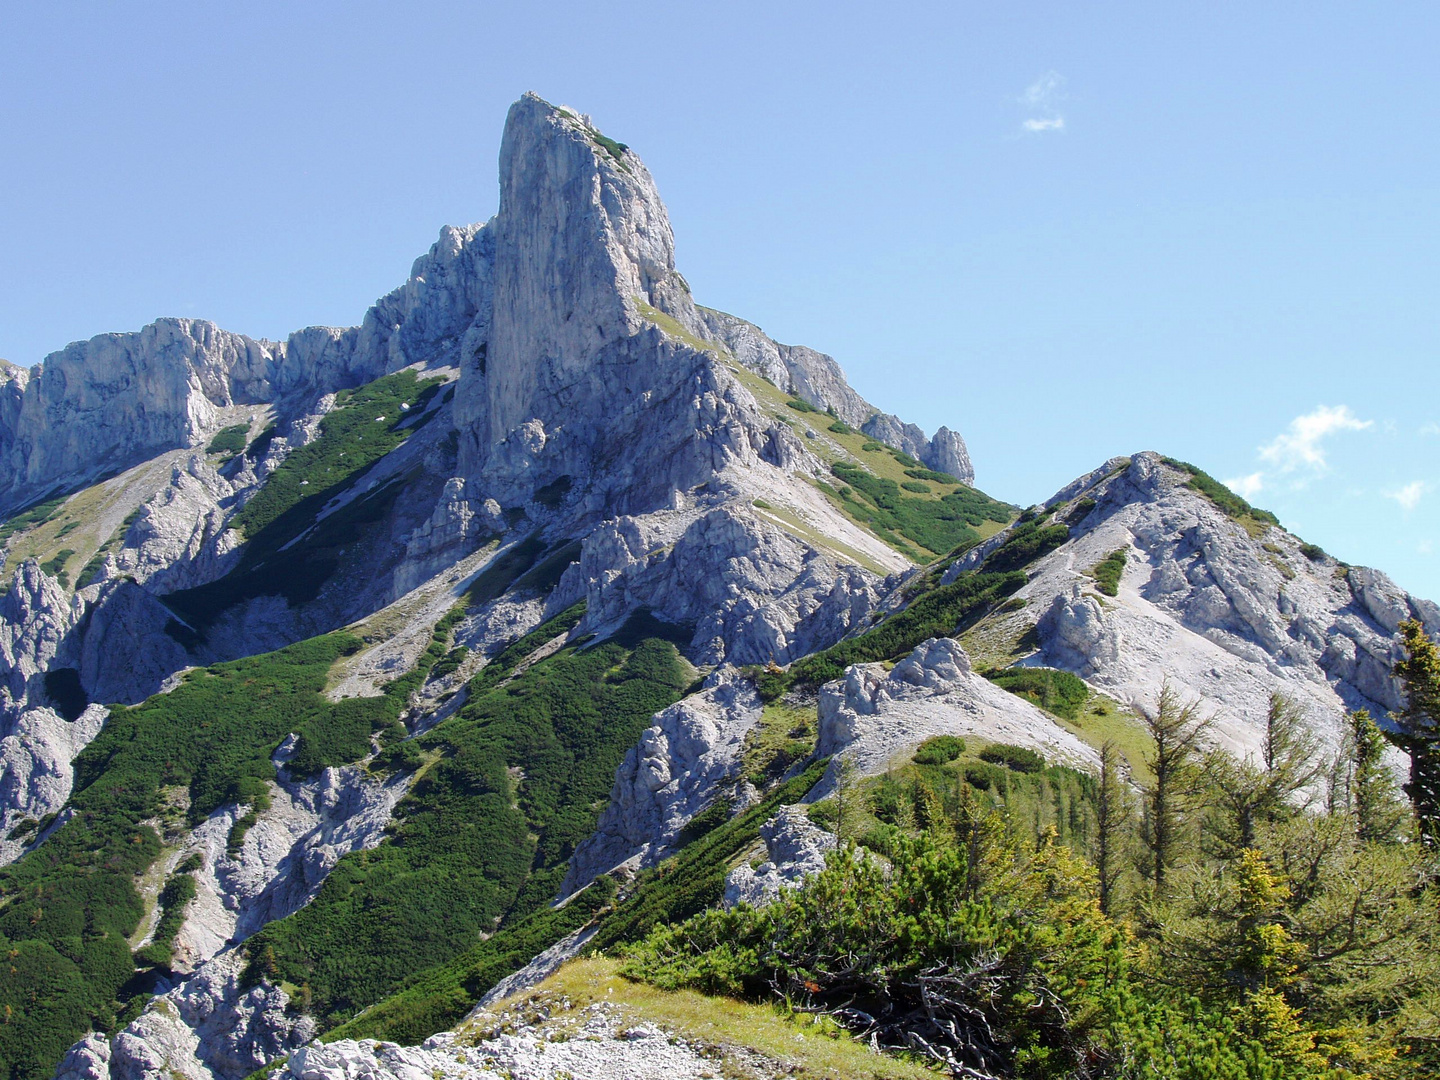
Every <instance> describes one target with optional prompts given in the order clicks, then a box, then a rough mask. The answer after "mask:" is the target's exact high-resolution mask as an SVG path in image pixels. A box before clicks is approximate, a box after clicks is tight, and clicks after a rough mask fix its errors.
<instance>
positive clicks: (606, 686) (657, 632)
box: [247, 613, 690, 1028]
mask: <svg viewBox="0 0 1440 1080" xmlns="http://www.w3.org/2000/svg"><path fill="white" fill-rule="evenodd" d="M571 617H573V616H571ZM552 628H553V627H552ZM671 632H672V628H668V627H666V626H665V625H664V624H661V623H659V622H658V621H657V620H655V619H654V618H653V617H650V616H648V615H646V614H644V613H641V614H639V615H637V616H635V617H633V618H632V619H631V620H630V622H629V623H627V625H626V627H625V629H624V630H623V631H622V632H621V633H619V634H617V635H616V636H615V637H613V638H610V639H608V640H606V641H602V642H598V643H595V644H593V645H591V646H589V647H588V648H584V649H579V648H576V647H574V646H571V647H568V648H565V649H562V650H560V651H559V652H558V653H556V654H554V655H552V656H550V657H547V658H546V659H544V660H541V661H540V662H538V663H536V664H534V665H533V666H532V667H530V668H528V669H526V670H525V671H524V672H522V673H520V674H519V675H517V676H516V677H515V678H514V680H513V681H511V682H509V683H507V684H505V685H503V686H499V685H494V684H493V682H492V683H488V684H487V682H485V681H480V680H478V679H477V681H476V682H475V683H474V684H473V685H472V689H471V697H470V699H469V700H468V701H467V703H466V704H465V705H464V706H463V707H462V708H461V709H460V710H459V712H458V713H456V714H455V715H454V716H452V717H450V718H448V719H446V720H445V721H444V722H442V723H441V724H439V725H438V726H437V727H435V728H434V729H432V730H431V731H429V732H427V733H426V734H424V735H423V736H420V737H419V738H418V739H416V740H413V741H414V743H415V744H416V745H417V746H418V748H419V749H420V750H421V751H424V752H427V753H431V754H434V755H435V756H436V758H437V760H435V761H434V763H433V764H431V765H430V766H429V767H428V768H427V769H426V770H425V771H424V773H423V775H422V776H421V778H420V779H418V780H417V781H416V782H415V784H414V786H413V787H412V788H411V790H410V792H409V794H408V795H407V796H406V798H405V799H404V800H402V801H401V803H400V804H399V805H398V806H397V807H396V810H395V815H394V820H393V821H392V823H391V826H390V836H389V838H388V839H387V840H386V841H385V842H384V843H382V844H381V845H379V846H378V847H376V848H373V849H371V850H368V851H363V852H356V853H354V854H351V855H347V856H346V857H345V858H343V859H341V860H340V862H339V863H338V864H337V866H336V867H335V869H334V870H333V871H332V872H331V874H330V876H329V877H328V878H327V879H326V881H325V884H324V885H323V886H322V887H321V889H320V892H319V894H318V895H317V896H316V897H315V899H314V900H313V901H311V903H310V904H308V905H307V906H306V907H304V908H302V909H301V910H300V911H298V912H296V913H295V914H294V915H291V916H290V917H289V918H287V919H284V920H281V921H279V922H275V923H271V924H270V925H269V926H267V927H266V928H265V929H264V930H262V931H261V932H260V933H259V934H257V935H256V936H255V937H253V938H252V939H251V940H250V942H249V943H248V945H247V948H248V951H249V956H250V966H249V968H248V975H247V977H248V978H250V979H252V980H253V979H259V978H263V977H266V975H267V972H268V970H269V969H270V968H271V967H273V970H274V973H275V974H274V977H275V978H279V979H283V980H285V981H288V982H291V983H293V984H295V985H297V986H299V985H302V984H303V985H307V986H309V987H310V992H311V1001H312V1008H313V1011H314V1013H315V1015H316V1016H317V1018H318V1019H319V1020H320V1021H321V1023H322V1026H323V1027H325V1028H329V1027H332V1026H335V1025H337V1024H339V1023H342V1022H344V1021H346V1020H349V1019H350V1018H351V1017H353V1016H354V1015H355V1014H356V1013H357V1012H358V1011H360V1010H361V1009H364V1008H366V1007H368V1006H370V1005H373V1004H376V1003H377V1002H379V1001H381V1000H383V999H384V998H386V997H388V996H390V995H391V994H393V993H395V992H396V991H397V990H399V989H400V988H402V987H403V986H404V985H405V983H406V980H407V979H409V978H411V977H412V976H414V975H416V974H417V973H419V972H421V971H424V970H425V969H427V968H431V967H434V966H436V965H439V964H445V963H448V962H450V961H451V960H452V959H454V958H455V957H456V956H458V955H460V954H461V953H463V952H465V951H466V950H467V949H469V948H470V947H471V946H473V945H474V944H475V942H476V940H477V939H478V938H480V937H481V936H482V935H486V934H489V933H491V932H493V931H494V930H495V929H496V927H497V925H512V924H516V923H518V922H519V921H520V920H521V919H523V918H524V917H525V916H527V915H529V914H530V913H531V912H534V911H538V910H540V909H542V908H543V907H544V906H545V905H546V903H547V902H548V901H549V900H550V899H551V898H552V897H553V896H554V894H555V891H556V889H557V888H558V887H559V885H560V882H561V880H562V879H563V877H564V874H565V869H566V865H567V861H568V860H569V858H570V855H571V853H572V852H573V851H574V850H575V847H576V845H578V844H579V843H580V842H581V841H582V840H583V839H584V838H585V837H586V836H588V835H589V834H590V832H591V831H593V829H594V827H595V821H596V818H597V817H598V814H599V808H600V807H602V806H603V805H604V803H605V800H606V797H607V796H608V794H609V791H610V786H611V784H612V782H613V780H614V775H615V769H616V767H617V766H618V765H619V764H620V761H621V759H623V757H624V755H625V752H626V751H627V750H628V749H629V748H630V746H632V745H633V744H634V742H635V740H636V739H638V738H639V735H640V733H641V731H643V730H644V728H645V727H646V725H648V724H649V722H650V717H651V716H652V715H653V714H654V713H655V712H656V711H658V710H659V709H662V708H664V707H665V706H666V705H669V704H670V703H671V702H672V701H674V700H676V698H678V697H679V695H680V692H681V690H683V688H684V687H685V686H686V685H687V684H688V683H689V681H690V678H689V674H688V672H687V670H686V667H685V665H684V663H683V661H682V660H681V659H680V657H679V654H678V653H677V651H676V649H675V647H674V645H673V644H672V643H671V642H670V641H668V640H665V637H666V635H668V634H670V633H671ZM537 644H539V642H537ZM502 656H503V654H502ZM498 661H499V658H497V662H498ZM484 674H485V672H484V671H482V672H481V675H484Z"/></svg>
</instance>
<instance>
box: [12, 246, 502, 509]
mask: <svg viewBox="0 0 1440 1080" xmlns="http://www.w3.org/2000/svg"><path fill="white" fill-rule="evenodd" d="M492 250H493V245H492V243H491V238H490V236H489V234H488V233H487V231H486V229H485V227H484V226H482V225H471V226H466V227H465V228H461V229H456V228H450V227H447V228H446V229H444V230H443V231H442V232H441V235H440V239H439V240H438V241H437V242H436V243H435V245H434V246H433V247H432V248H431V249H430V251H429V253H428V254H426V255H423V256H421V257H420V258H419V259H417V260H416V262H415V266H414V269H413V270H412V272H411V277H410V280H408V281H407V282H406V283H405V284H404V285H402V286H401V287H400V288H398V289H396V290H395V291H394V292H392V293H391V294H390V295H388V296H386V297H384V298H382V299H381V300H380V301H379V302H378V303H377V304H376V305H375V306H374V307H373V308H371V309H370V311H369V312H368V313H367V315H366V317H365V320H364V323H363V324H362V325H361V326H360V327H358V328H351V329H348V330H339V329H335V328H333V327H323V326H316V327H309V328H307V329H304V330H299V331H297V332H296V333H294V334H291V335H290V337H289V338H288V339H287V340H285V341H284V342H272V341H257V340H255V339H253V338H249V337H246V336H245V335H243V334H235V333H231V332H230V331H227V330H222V329H220V328H219V327H218V326H216V325H215V324H214V323H210V322H204V321H202V320H198V319H159V320H157V321H156V322H154V323H151V324H150V325H149V326H147V327H145V328H144V329H143V330H140V331H137V332H134V333H124V334H101V335H99V336H97V337H94V338H91V339H90V340H89V341H86V342H76V343H74V344H72V345H69V346H67V347H66V348H64V349H62V350H61V351H59V352H56V353H52V354H51V355H50V356H48V357H46V358H45V360H44V362H43V363H41V364H37V365H36V366H35V367H34V368H32V369H30V370H29V371H24V370H23V369H20V368H16V367H13V366H10V365H4V366H0V507H5V508H10V509H14V508H16V507H18V506H20V505H22V504H24V503H26V502H28V501H31V500H33V499H34V498H35V497H37V496H39V495H41V494H44V493H45V492H47V491H51V490H54V489H57V488H58V489H69V488H73V487H75V486H77V485H79V484H81V483H83V482H87V481H90V480H93V479H94V478H95V477H97V476H100V475H103V474H108V473H113V472H116V471H119V470H121V469H124V468H127V467H129V466H131V465H134V464H135V463H137V462H139V461H143V460H145V459H147V458H149V457H153V456H154V455H156V454H159V453H162V452H164V451H167V450H173V449H177V448H180V447H187V446H196V445H198V444H200V443H202V442H204V441H205V440H206V439H207V438H208V437H209V436H210V434H211V433H212V432H213V431H215V430H216V429H217V428H219V427H221V426H223V424H222V419H221V417H222V412H223V410H225V409H227V408H231V407H233V406H237V405H259V404H267V403H270V404H275V405H276V406H277V407H278V409H279V411H280V412H282V413H284V414H287V415H296V414H298V413H299V412H303V411H304V410H305V408H306V407H308V406H309V404H310V403H311V402H313V401H314V400H315V398H317V397H319V396H320V395H322V394H324V393H327V392H331V391H334V390H337V389H341V388H343V387H348V386H356V385H358V384H360V383H364V382H369V381H370V380H372V379H375V378H378V377H379V376H381V375H384V374H386V373H387V372H391V371H398V370H399V369H400V368H403V367H407V366H409V365H411V364H415V363H433V362H437V361H439V360H441V359H444V358H447V357H448V356H449V355H450V354H453V353H455V352H456V351H457V350H458V347H459V342H460V339H461V338H462V337H463V336H464V334H465V333H466V332H467V331H468V330H469V329H470V327H471V325H472V323H473V322H474V321H475V319H476V318H477V316H478V315H480V314H481V313H482V312H483V313H484V314H485V316H486V318H487V319H488V312H489V301H490V270H491V260H492V258H493V255H492Z"/></svg>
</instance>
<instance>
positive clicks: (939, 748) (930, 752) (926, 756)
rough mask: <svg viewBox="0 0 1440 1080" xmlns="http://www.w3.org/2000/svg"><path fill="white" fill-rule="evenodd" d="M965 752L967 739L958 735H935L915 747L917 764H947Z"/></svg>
mask: <svg viewBox="0 0 1440 1080" xmlns="http://www.w3.org/2000/svg"><path fill="white" fill-rule="evenodd" d="M964 752H965V740H964V739H962V738H960V736H958V735H933V736H931V737H930V738H928V739H926V740H925V741H924V742H922V743H921V744H920V745H919V746H918V747H916V748H915V757H914V761H915V764H917V765H945V764H948V763H949V762H951V761H954V760H955V759H956V758H958V757H959V756H960V755H961V754H963V753H964Z"/></svg>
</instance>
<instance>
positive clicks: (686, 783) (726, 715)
mask: <svg viewBox="0 0 1440 1080" xmlns="http://www.w3.org/2000/svg"><path fill="white" fill-rule="evenodd" d="M760 713H761V703H760V699H759V697H758V696H756V694H755V689H754V687H753V686H751V685H750V683H749V681H748V680H746V679H744V678H742V677H741V676H739V675H738V674H737V673H736V672H734V670H733V669H729V670H726V671H723V672H721V673H720V674H718V675H717V676H715V677H714V678H712V680H711V684H710V685H708V686H707V687H706V688H705V689H704V690H702V691H700V692H699V693H697V694H691V695H690V696H689V697H687V698H685V699H684V700H683V701H680V702H677V703H676V704H674V705H671V706H670V707H669V708H668V709H665V710H663V711H661V712H659V713H657V714H656V715H655V721H654V723H653V724H652V725H651V726H650V727H649V728H647V729H646V730H645V732H644V734H642V735H641V736H640V741H639V743H638V744H636V745H635V746H634V747H632V748H631V749H630V750H629V752H628V753H627V754H626V755H625V761H624V762H623V763H622V764H621V766H620V767H619V769H617V770H616V772H615V786H614V787H613V788H612V789H611V791H610V801H609V802H608V803H607V804H606V806H605V809H604V811H602V812H601V815H600V821H599V823H598V824H597V826H596V829H595V832H594V833H592V834H591V836H590V838H589V839H587V840H586V841H585V842H584V843H583V844H581V845H580V847H579V848H577V849H576V851H575V854H574V855H573V856H571V858H570V869H569V872H568V873H567V874H566V877H565V883H564V884H563V885H562V886H561V888H560V894H561V895H562V896H569V895H570V894H571V893H573V892H574V891H575V890H576V889H578V888H580V887H582V886H584V885H587V884H589V883H590V882H591V881H593V880H594V879H595V878H596V877H597V876H599V875H600V874H603V873H605V872H606V871H607V870H610V869H612V868H614V867H616V866H619V865H620V864H621V863H630V862H632V860H633V863H634V865H636V866H637V867H639V866H649V865H651V864H653V863H655V862H658V861H659V860H660V859H661V858H662V857H663V856H664V854H665V853H666V852H667V851H668V850H669V848H670V846H671V845H672V844H673V843H674V841H675V838H676V837H677V836H678V835H679V833H680V831H681V830H682V829H683V828H684V827H685V826H686V824H688V823H689V821H690V819H691V818H693V817H694V816H695V815H696V814H698V813H699V812H700V811H701V810H703V809H705V807H707V806H708V805H710V803H711V802H713V801H714V800H715V799H717V798H723V797H724V795H725V793H726V791H727V790H728V788H729V787H731V786H733V784H734V782H735V780H736V779H737V778H738V770H739V767H740V756H741V753H742V752H743V751H744V749H745V736H746V735H747V734H748V733H749V731H750V729H751V728H752V727H754V725H755V723H756V722H757V721H758V720H759V719H760Z"/></svg>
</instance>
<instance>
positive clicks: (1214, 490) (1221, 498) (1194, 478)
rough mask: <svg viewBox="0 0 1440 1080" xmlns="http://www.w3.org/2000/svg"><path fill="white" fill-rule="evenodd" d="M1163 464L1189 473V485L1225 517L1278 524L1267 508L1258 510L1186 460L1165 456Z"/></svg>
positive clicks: (1265, 523) (1277, 520)
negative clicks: (1222, 512)
mask: <svg viewBox="0 0 1440 1080" xmlns="http://www.w3.org/2000/svg"><path fill="white" fill-rule="evenodd" d="M1164 460H1165V464H1167V465H1169V466H1171V467H1172V468H1176V469H1180V470H1182V471H1184V472H1187V473H1189V474H1190V479H1189V480H1188V481H1186V483H1187V485H1188V486H1189V487H1192V488H1194V489H1195V490H1196V491H1198V492H1200V494H1201V495H1204V496H1205V497H1206V498H1207V499H1209V500H1210V501H1211V502H1212V503H1214V504H1215V505H1216V506H1218V507H1219V508H1220V509H1221V510H1222V511H1224V512H1225V514H1226V516H1227V517H1232V518H1234V519H1236V520H1237V521H1241V520H1243V519H1245V518H1250V519H1251V520H1252V521H1255V522H1257V523H1260V524H1262V525H1279V524H1280V519H1279V518H1277V517H1276V516H1275V515H1274V514H1272V513H1270V511H1268V510H1259V509H1257V508H1255V507H1253V506H1251V505H1250V504H1249V503H1248V502H1246V501H1245V500H1244V499H1242V498H1241V497H1240V496H1239V495H1236V494H1235V493H1234V492H1233V491H1231V490H1230V489H1229V488H1228V487H1226V486H1225V485H1224V484H1222V483H1220V481H1219V480H1216V479H1215V478H1214V477H1213V476H1211V475H1210V474H1209V473H1207V472H1205V471H1204V470H1203V469H1199V468H1197V467H1196V466H1194V465H1191V464H1190V463H1189V462H1188V461H1176V460H1175V459H1174V458H1165V459H1164Z"/></svg>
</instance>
